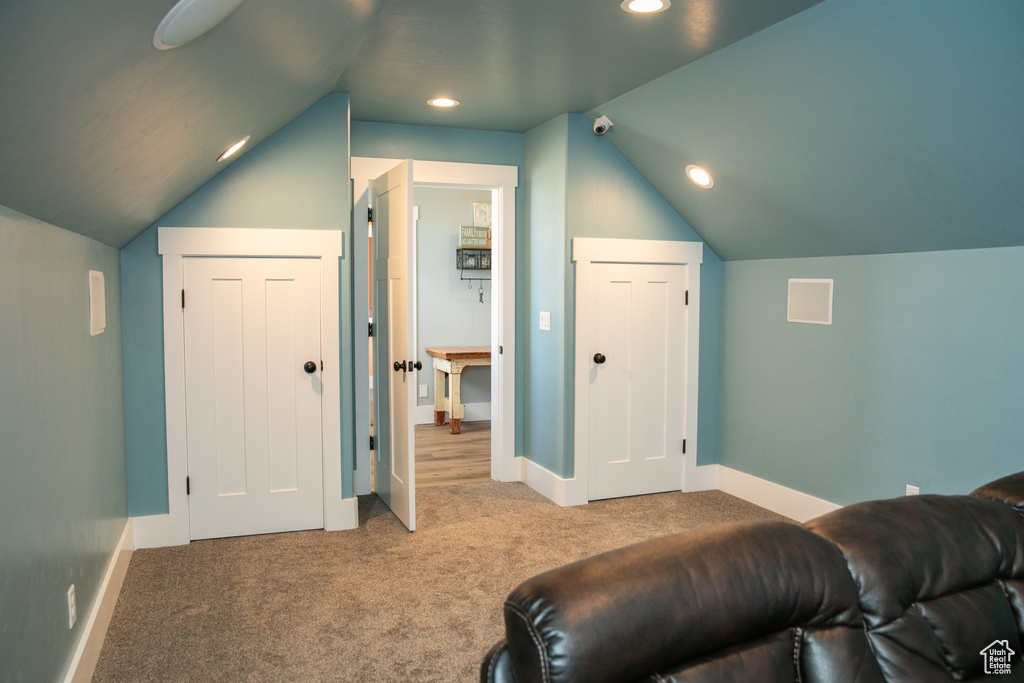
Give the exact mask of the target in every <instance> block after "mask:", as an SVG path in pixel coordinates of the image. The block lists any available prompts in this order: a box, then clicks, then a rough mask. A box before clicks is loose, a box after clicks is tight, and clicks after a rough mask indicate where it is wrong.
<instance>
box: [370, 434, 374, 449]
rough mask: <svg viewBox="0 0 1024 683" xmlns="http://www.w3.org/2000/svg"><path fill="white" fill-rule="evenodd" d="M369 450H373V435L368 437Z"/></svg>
mask: <svg viewBox="0 0 1024 683" xmlns="http://www.w3.org/2000/svg"><path fill="white" fill-rule="evenodd" d="M370 450H371V451H372V450H373V437H372V436H371V437H370Z"/></svg>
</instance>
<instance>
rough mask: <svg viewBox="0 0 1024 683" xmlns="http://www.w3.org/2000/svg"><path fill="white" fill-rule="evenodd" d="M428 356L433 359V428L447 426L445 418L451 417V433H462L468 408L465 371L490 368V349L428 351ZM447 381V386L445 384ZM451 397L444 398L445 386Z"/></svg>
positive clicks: (434, 349) (435, 349) (477, 347)
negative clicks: (464, 402) (464, 393)
mask: <svg viewBox="0 0 1024 683" xmlns="http://www.w3.org/2000/svg"><path fill="white" fill-rule="evenodd" d="M427 355H429V356H431V357H432V358H433V359H434V424H435V425H438V426H440V425H443V424H444V418H445V416H444V414H445V413H446V412H447V413H449V414H450V415H451V419H450V420H449V421H448V431H449V432H450V433H452V434H461V433H462V418H463V417H465V415H466V406H464V405H462V391H461V386H460V385H461V382H462V371H463V369H465V368H467V367H469V366H471V365H490V364H491V347H489V346H441V347H437V348H433V349H427ZM446 380H447V382H446ZM446 383H447V385H448V396H445V395H444V394H445V384H446Z"/></svg>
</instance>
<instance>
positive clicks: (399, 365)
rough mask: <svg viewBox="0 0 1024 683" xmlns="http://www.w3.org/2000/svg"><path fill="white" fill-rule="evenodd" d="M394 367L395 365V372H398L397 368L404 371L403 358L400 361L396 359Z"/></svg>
mask: <svg viewBox="0 0 1024 683" xmlns="http://www.w3.org/2000/svg"><path fill="white" fill-rule="evenodd" d="M394 367H395V372H398V371H399V370H401V371H402V372H405V361H404V360H403V361H402V362H401V363H399V362H398V361H397V360H396V361H395V366H394Z"/></svg>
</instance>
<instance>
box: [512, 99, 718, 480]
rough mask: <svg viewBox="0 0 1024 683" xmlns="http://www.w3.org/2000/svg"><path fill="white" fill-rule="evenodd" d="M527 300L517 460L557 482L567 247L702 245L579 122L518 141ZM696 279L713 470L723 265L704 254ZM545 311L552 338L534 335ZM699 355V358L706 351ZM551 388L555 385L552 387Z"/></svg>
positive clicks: (569, 402)
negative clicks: (523, 424)
mask: <svg viewBox="0 0 1024 683" xmlns="http://www.w3.org/2000/svg"><path fill="white" fill-rule="evenodd" d="M525 140H526V197H527V226H526V233H527V235H526V242H525V244H524V248H525V249H526V254H527V270H526V273H525V275H526V277H527V284H528V286H527V287H525V288H523V289H525V292H526V294H527V296H528V298H529V308H528V313H527V317H526V318H525V320H524V319H523V318H520V319H519V320H520V323H521V325H522V327H523V328H524V330H525V332H526V334H527V337H528V343H527V344H526V346H525V348H526V349H527V353H526V354H524V362H525V364H526V373H525V381H524V384H523V388H524V395H525V405H526V410H525V415H526V418H527V421H528V422H527V424H528V425H529V428H528V430H527V434H526V440H525V444H524V449H523V455H525V456H527V457H528V458H530V459H531V460H533V461H534V462H536V463H537V464H539V465H541V466H543V467H545V468H546V469H548V470H550V471H552V472H554V473H555V474H558V475H560V476H563V477H566V478H571V477H572V476H573V475H574V462H573V456H572V454H573V453H574V449H575V441H574V434H573V423H574V416H575V391H574V384H573V382H574V379H573V377H574V367H573V356H574V349H575V308H574V292H575V281H574V269H573V266H572V263H571V261H570V256H571V245H572V239H573V238H574V237H606V238H623V239H650V240H679V241H700V237H699V236H698V235H697V233H695V232H694V231H693V229H692V228H691V227H690V226H689V225H688V224H687V223H686V221H684V220H683V219H682V218H680V217H679V215H678V214H677V213H676V212H675V210H674V209H672V207H670V206H669V205H668V203H667V202H666V201H665V200H664V199H663V198H662V197H661V196H660V195H659V194H658V193H657V192H655V191H654V190H653V189H652V188H651V186H650V185H649V184H648V183H647V181H646V180H645V179H644V178H643V177H641V176H640V174H639V173H638V172H637V171H636V169H634V168H633V167H632V166H631V165H630V164H629V162H628V161H626V159H625V158H623V156H622V155H621V154H620V153H619V152H618V151H617V150H616V149H615V148H614V147H613V146H612V145H611V144H610V143H609V141H608V140H607V138H604V137H598V136H596V135H594V133H593V130H592V127H591V124H590V123H589V122H588V121H587V119H585V118H584V117H583V116H580V115H578V114H566V115H563V116H560V117H558V118H555V119H553V120H551V121H549V122H548V123H546V124H544V125H542V126H538V127H537V128H534V129H533V130H531V131H529V132H527V133H526V136H525ZM704 258H705V265H704V266H703V267H702V269H701V349H700V373H699V382H700V386H699V392H700V393H699V398H698V410H699V412H698V414H699V424H698V431H699V434H700V437H699V439H700V440H699V442H698V450H697V456H698V463H699V464H702V465H703V464H708V463H714V462H717V461H718V432H719V419H718V415H719V372H720V348H721V315H722V262H721V261H720V260H719V259H718V257H717V256H716V255H715V254H714V252H712V251H711V250H710V249H708V248H707V247H706V246H705V248H704ZM540 311H551V313H552V319H551V331H550V332H542V331H540V330H539V329H538V317H539V314H540ZM705 349H706V350H705ZM552 378H554V379H555V381H552Z"/></svg>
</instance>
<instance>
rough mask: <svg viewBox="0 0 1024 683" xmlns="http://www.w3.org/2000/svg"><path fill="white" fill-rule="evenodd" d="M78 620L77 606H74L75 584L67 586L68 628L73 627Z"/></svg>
mask: <svg viewBox="0 0 1024 683" xmlns="http://www.w3.org/2000/svg"><path fill="white" fill-rule="evenodd" d="M76 621H78V608H77V607H75V584H71V588H68V628H74V627H75V622H76Z"/></svg>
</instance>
